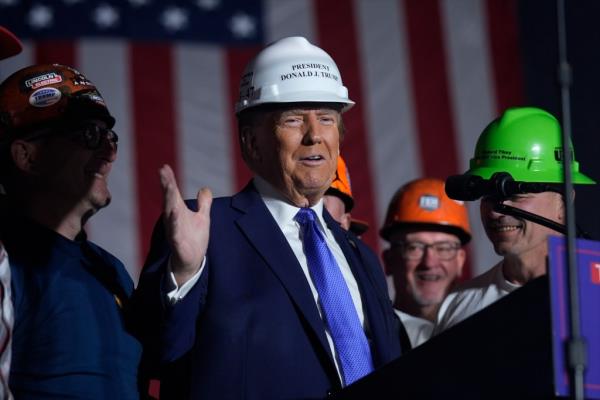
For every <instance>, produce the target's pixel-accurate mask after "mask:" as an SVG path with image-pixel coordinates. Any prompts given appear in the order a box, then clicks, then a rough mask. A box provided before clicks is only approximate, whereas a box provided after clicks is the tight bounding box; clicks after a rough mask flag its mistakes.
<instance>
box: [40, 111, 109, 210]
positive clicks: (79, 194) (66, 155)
mask: <svg viewBox="0 0 600 400" xmlns="http://www.w3.org/2000/svg"><path fill="white" fill-rule="evenodd" d="M94 126H97V127H99V128H102V129H100V130H99V131H100V132H102V131H103V129H104V128H106V124H105V123H104V122H102V121H99V120H93V121H87V122H86V123H85V124H83V125H82V128H83V127H89V128H91V129H92V131H94V130H95V129H94V128H93V127H94ZM92 131H90V130H88V131H87V132H88V133H87V137H88V140H86V138H85V136H86V134H84V133H83V132H80V133H77V134H69V135H68V136H64V135H60V134H58V135H53V136H51V137H49V138H47V139H46V140H44V141H34V142H32V143H34V144H35V145H36V146H37V153H38V157H39V158H38V160H37V161H36V164H37V166H36V167H35V173H36V174H37V175H38V177H39V179H38V180H37V181H38V182H39V184H40V185H43V192H45V193H48V194H51V195H53V197H56V198H62V199H64V200H65V202H72V203H73V204H80V205H83V207H84V208H85V209H93V210H94V211H97V210H99V209H100V208H102V207H105V206H107V205H108V203H109V202H110V199H111V195H110V191H109V189H108V182H107V179H108V175H109V174H110V171H111V168H112V164H113V162H114V161H115V160H116V158H117V145H116V143H112V142H111V141H110V140H109V139H108V138H107V136H106V134H105V133H103V134H101V135H100V139H99V142H98V143H97V148H89V147H90V146H89V145H88V144H89V143H91V141H90V140H89V137H90V132H92ZM96 132H98V131H96ZM86 143H87V144H86Z"/></svg>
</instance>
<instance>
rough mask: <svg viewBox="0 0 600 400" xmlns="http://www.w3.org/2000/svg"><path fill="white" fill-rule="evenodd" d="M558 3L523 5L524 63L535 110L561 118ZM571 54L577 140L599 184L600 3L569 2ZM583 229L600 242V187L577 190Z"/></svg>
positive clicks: (582, 161) (584, 164) (583, 165)
mask: <svg viewBox="0 0 600 400" xmlns="http://www.w3.org/2000/svg"><path fill="white" fill-rule="evenodd" d="M551 4H552V5H555V4H556V2H553V1H547V0H546V1H544V0H522V1H519V3H518V7H519V29H520V39H521V40H520V43H521V59H522V60H523V65H524V77H525V96H526V99H527V101H528V102H529V103H530V104H531V105H536V106H539V107H542V108H544V109H546V110H548V111H550V112H551V113H553V114H554V115H557V116H560V115H561V100H560V87H559V84H558V78H557V74H558V73H557V69H558V42H557V37H558V33H557V29H558V28H557V9H556V7H555V6H553V7H549V5H551ZM566 17H567V19H566V23H567V53H568V61H569V63H570V64H571V68H572V74H573V80H572V86H571V119H572V131H571V132H572V139H573V145H574V148H575V158H576V160H577V161H579V168H580V171H581V172H583V173H584V174H586V175H588V176H590V177H591V178H593V179H594V180H596V181H597V182H599V181H600V135H599V128H600V99H599V97H598V94H599V93H600V20H599V17H600V2H599V1H593V0H588V1H568V0H567V1H566ZM575 190H576V201H575V204H576V218H577V222H578V224H579V225H580V226H581V227H582V228H583V229H584V230H586V231H587V232H588V233H590V234H591V235H592V237H593V238H594V239H595V240H600V207H599V206H600V188H599V187H598V185H593V186H591V185H577V186H576V188H575Z"/></svg>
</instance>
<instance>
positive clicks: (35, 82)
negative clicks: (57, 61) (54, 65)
mask: <svg viewBox="0 0 600 400" xmlns="http://www.w3.org/2000/svg"><path fill="white" fill-rule="evenodd" d="M62 80H63V79H62V76H60V75H59V74H57V73H55V72H48V73H46V74H42V75H38V76H34V77H33V78H30V79H27V80H26V81H25V82H24V85H25V87H26V88H28V89H32V90H34V89H37V88H40V87H42V86H48V85H52V84H53V83H60V82H62Z"/></svg>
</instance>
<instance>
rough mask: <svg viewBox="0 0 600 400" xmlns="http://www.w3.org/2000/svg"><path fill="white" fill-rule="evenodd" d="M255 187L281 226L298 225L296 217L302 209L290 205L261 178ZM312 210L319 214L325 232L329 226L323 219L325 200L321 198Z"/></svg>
mask: <svg viewBox="0 0 600 400" xmlns="http://www.w3.org/2000/svg"><path fill="white" fill-rule="evenodd" d="M254 186H255V187H256V190H257V191H258V193H259V194H260V197H261V198H262V200H263V201H264V202H265V205H266V206H267V208H268V209H269V211H270V212H271V215H272V216H273V218H275V221H277V224H278V225H279V226H282V225H286V224H290V223H292V224H296V221H295V220H294V217H295V216H296V214H297V213H298V211H300V207H297V206H295V205H294V204H291V203H289V200H287V199H286V198H285V197H284V196H283V194H281V192H280V191H279V190H277V189H276V188H275V187H274V186H273V185H271V184H270V183H269V182H267V181H266V180H264V179H263V178H261V177H260V176H255V177H254ZM310 208H311V209H312V210H313V211H314V212H315V213H316V214H317V218H318V220H319V225H320V226H321V229H322V230H324V229H325V227H326V226H327V224H326V223H325V220H324V219H323V199H322V198H321V199H320V200H319V201H318V202H317V204H315V205H314V206H312V207H310Z"/></svg>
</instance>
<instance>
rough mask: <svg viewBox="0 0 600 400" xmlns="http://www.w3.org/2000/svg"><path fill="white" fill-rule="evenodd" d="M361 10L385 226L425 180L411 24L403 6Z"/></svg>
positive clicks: (380, 216)
mask: <svg viewBox="0 0 600 400" xmlns="http://www.w3.org/2000/svg"><path fill="white" fill-rule="evenodd" d="M355 7H356V15H357V24H358V32H359V34H358V38H359V40H360V43H359V49H360V54H361V61H362V65H361V66H362V70H363V93H364V94H365V101H366V104H365V108H366V110H367V112H366V124H367V127H368V129H367V131H368V132H367V135H368V136H367V137H368V140H369V144H370V150H371V157H370V158H371V162H372V164H373V165H372V170H373V171H374V176H373V177H372V179H373V180H374V185H373V186H374V188H375V190H374V193H375V199H374V200H375V205H376V208H377V210H376V214H375V215H376V216H377V224H378V225H382V224H383V222H384V218H385V213H386V210H387V206H388V202H389V201H390V200H391V198H392V196H393V195H394V193H395V192H396V190H397V189H398V188H399V187H400V186H401V185H403V184H405V183H406V182H408V181H409V180H412V179H415V178H417V177H419V176H420V175H421V164H420V160H419V148H418V144H417V142H416V137H417V131H416V127H415V117H414V106H413V103H412V97H411V93H412V88H411V80H410V74H409V71H408V68H409V63H408V49H407V40H406V34H405V23H404V16H403V12H402V11H403V10H402V9H400V8H399V7H398V3H397V2H373V1H358V0H357V1H356V2H355ZM373 21H377V23H373ZM383 55H385V56H383ZM350 97H352V94H350ZM350 140H351V139H350ZM350 173H351V174H352V173H359V171H356V172H354V171H350ZM353 189H354V190H360V188H353ZM371 229H379V226H374V227H372V228H371ZM383 247H385V246H383Z"/></svg>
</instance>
